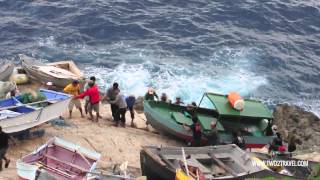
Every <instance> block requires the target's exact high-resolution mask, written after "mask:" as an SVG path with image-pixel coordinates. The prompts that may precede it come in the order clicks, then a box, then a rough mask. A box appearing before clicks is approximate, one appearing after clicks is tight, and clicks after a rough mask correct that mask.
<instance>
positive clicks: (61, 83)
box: [19, 54, 85, 88]
mask: <svg viewBox="0 0 320 180" xmlns="http://www.w3.org/2000/svg"><path fill="white" fill-rule="evenodd" d="M19 58H20V60H21V63H22V68H23V69H24V70H25V71H26V72H27V74H28V76H29V77H30V78H32V79H34V80H37V81H40V82H42V83H44V84H45V83H47V82H52V83H53V84H54V85H55V86H58V87H62V88H64V87H65V86H67V85H68V84H70V83H71V82H72V81H73V80H78V81H79V82H80V84H82V85H83V84H84V83H85V79H84V75H83V73H82V72H81V71H80V69H79V68H78V67H77V66H76V64H75V63H74V62H73V61H59V62H55V63H48V64H43V63H40V62H39V61H37V60H36V59H34V58H32V57H29V56H26V55H23V54H20V55H19Z"/></svg>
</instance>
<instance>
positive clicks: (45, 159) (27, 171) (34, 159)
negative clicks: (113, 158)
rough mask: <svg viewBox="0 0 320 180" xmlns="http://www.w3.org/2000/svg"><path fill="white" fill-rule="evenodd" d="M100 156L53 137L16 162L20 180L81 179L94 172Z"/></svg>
mask: <svg viewBox="0 0 320 180" xmlns="http://www.w3.org/2000/svg"><path fill="white" fill-rule="evenodd" d="M100 156H101V155H100V154H99V153H97V152H94V151H91V150H88V149H85V148H83V147H81V146H78V145H76V144H73V143H71V142H67V141H65V140H63V139H60V138H57V137H55V138H52V139H50V140H49V141H48V142H47V143H46V144H44V145H42V146H41V147H39V148H38V149H37V150H35V151H34V152H32V153H30V154H28V155H26V156H24V157H22V158H21V159H19V160H18V161H17V164H16V165H17V172H18V176H19V179H20V180H33V179H38V180H40V179H43V180H47V179H50V180H67V179H68V180H69V179H71V180H84V179H87V177H88V176H90V172H92V171H93V170H95V168H96V165H97V161H98V160H99V159H100Z"/></svg>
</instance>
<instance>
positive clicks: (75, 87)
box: [63, 80, 84, 119]
mask: <svg viewBox="0 0 320 180" xmlns="http://www.w3.org/2000/svg"><path fill="white" fill-rule="evenodd" d="M63 91H64V92H65V93H68V94H70V95H72V96H74V97H76V96H79V94H80V83H79V81H78V80H73V81H72V83H71V84H69V85H67V86H66V87H65V88H64V89H63ZM74 106H76V108H77V109H79V111H80V113H81V117H82V118H83V117H84V115H83V113H82V108H81V102H80V100H79V99H75V98H72V99H71V101H70V103H69V106H68V109H69V118H70V119H71V117H72V109H73V107H74Z"/></svg>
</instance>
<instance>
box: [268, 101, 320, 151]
mask: <svg viewBox="0 0 320 180" xmlns="http://www.w3.org/2000/svg"><path fill="white" fill-rule="evenodd" d="M273 116H274V124H275V125H277V127H278V131H279V132H280V133H281V134H282V136H283V137H284V140H285V141H287V140H288V139H287V138H288V136H289V135H290V134H294V135H295V136H296V137H297V139H298V140H300V141H301V142H302V144H301V145H298V146H297V148H298V149H300V150H301V149H314V148H317V147H320V138H319V132H320V119H319V117H317V116H316V115H315V114H314V113H312V112H308V111H306V110H304V109H303V108H300V107H298V106H292V105H288V104H280V105H277V106H276V108H275V109H274V112H273Z"/></svg>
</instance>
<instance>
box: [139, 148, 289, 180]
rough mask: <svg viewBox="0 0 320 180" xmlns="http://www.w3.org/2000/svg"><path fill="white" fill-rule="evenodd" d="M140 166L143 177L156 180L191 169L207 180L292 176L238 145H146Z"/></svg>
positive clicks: (141, 153)
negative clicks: (278, 170) (281, 172)
mask: <svg viewBox="0 0 320 180" xmlns="http://www.w3.org/2000/svg"><path fill="white" fill-rule="evenodd" d="M140 164H141V171H142V175H144V176H147V178H148V179H152V180H160V179H175V178H176V173H177V172H178V170H180V169H185V168H184V167H189V166H192V167H195V168H197V169H199V171H200V172H201V173H199V174H201V175H202V177H203V178H202V179H205V180H207V179H208V180H209V179H247V178H262V177H276V178H283V177H291V176H287V175H283V174H278V173H275V172H274V171H272V170H270V169H269V168H268V167H267V166H266V165H265V164H264V163H263V162H262V161H261V160H260V159H258V158H256V157H254V156H251V155H250V154H249V153H247V152H246V151H243V150H242V149H240V148H239V147H238V146H236V145H234V144H228V145H218V146H206V147H184V148H181V147H157V146H145V147H143V148H142V150H141V152H140ZM191 179H192V178H191ZM195 179H196V178H195ZM199 179H201V178H199Z"/></svg>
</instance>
